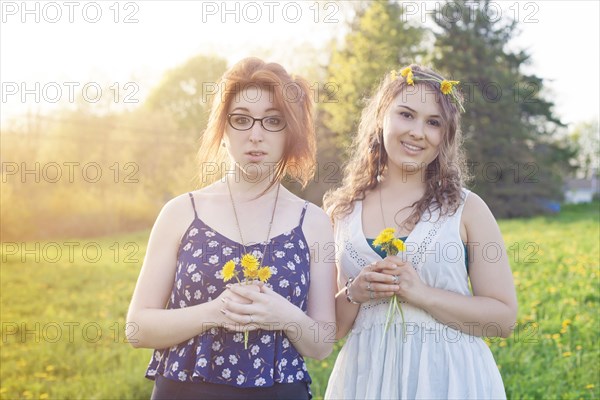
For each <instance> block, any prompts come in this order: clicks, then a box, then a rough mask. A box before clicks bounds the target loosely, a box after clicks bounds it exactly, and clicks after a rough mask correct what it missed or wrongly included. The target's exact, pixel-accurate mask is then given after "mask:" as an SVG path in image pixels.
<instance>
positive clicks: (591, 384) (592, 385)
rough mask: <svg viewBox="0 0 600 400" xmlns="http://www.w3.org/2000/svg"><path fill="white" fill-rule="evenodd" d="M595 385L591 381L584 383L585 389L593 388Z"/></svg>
mask: <svg viewBox="0 0 600 400" xmlns="http://www.w3.org/2000/svg"><path fill="white" fill-rule="evenodd" d="M595 387H596V385H594V384H593V383H590V384H589V385H585V388H586V389H593V388H595Z"/></svg>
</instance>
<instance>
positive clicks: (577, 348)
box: [575, 345, 583, 350]
mask: <svg viewBox="0 0 600 400" xmlns="http://www.w3.org/2000/svg"><path fill="white" fill-rule="evenodd" d="M582 348H583V347H581V345H577V347H575V349H576V350H581V349H582Z"/></svg>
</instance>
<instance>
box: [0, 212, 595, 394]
mask: <svg viewBox="0 0 600 400" xmlns="http://www.w3.org/2000/svg"><path fill="white" fill-rule="evenodd" d="M599 206H600V204H598V203H595V204H593V205H587V206H573V207H565V208H564V209H563V211H561V213H560V214H559V215H555V216H551V217H538V218H533V219H527V220H510V221H501V222H500V227H501V229H502V232H503V236H504V239H505V242H506V247H507V248H508V249H509V257H510V259H511V266H512V269H513V274H514V278H515V283H516V286H517V293H518V297H519V317H518V325H517V328H516V330H515V333H514V334H513V336H512V337H510V338H507V339H488V340H487V342H488V343H489V345H490V347H491V349H492V351H493V353H494V356H495V358H496V361H497V363H498V365H499V366H500V371H501V373H502V377H503V379H504V383H505V386H506V391H507V395H508V397H509V398H511V399H512V398H584V399H595V398H599V397H600V376H599V374H600V365H599V360H600V351H599V331H600V330H599V328H600V327H599V324H598V318H597V313H598V301H599V297H600V296H599V293H600V291H599V290H598V289H599V259H600V254H599V253H600V250H599V245H598V239H599V238H600V231H599V229H600V228H599V226H600V224H599V218H600V215H599ZM147 239H148V232H147V231H144V232H141V233H138V234H135V235H126V236H118V237H109V238H101V239H90V240H87V239H86V240H56V241H55V242H57V243H58V245H52V244H48V242H45V243H40V245H39V249H38V251H36V249H35V247H34V246H35V245H34V244H33V243H27V244H26V246H27V247H26V248H27V249H31V252H29V253H27V254H23V256H25V259H24V260H22V258H21V257H22V253H23V251H22V250H23V245H22V244H21V243H18V244H16V246H17V247H18V249H17V250H15V246H14V245H12V244H9V243H4V244H3V245H2V268H1V270H0V274H1V275H0V278H1V310H0V320H1V322H2V350H1V354H0V368H1V370H0V398H2V399H13V398H33V399H40V398H42V399H44V398H49V399H53V398H86V399H107V398H121V399H124V398H127V399H132V398H146V399H147V398H149V397H150V393H151V390H152V383H151V382H150V381H148V380H146V379H145V378H144V372H145V369H146V365H147V363H148V360H149V357H150V352H151V350H136V349H133V348H131V347H130V346H129V345H128V344H126V343H125V340H124V337H125V335H124V329H125V326H124V324H125V314H126V311H127V307H128V303H129V299H130V297H131V294H132V292H133V288H134V285H135V281H136V279H137V275H138V273H139V268H140V265H141V262H142V260H143V256H144V253H145V246H146V243H147ZM68 242H77V243H79V245H78V246H74V245H69V244H67V243H68ZM96 243H97V245H96ZM115 243H116V245H115ZM86 244H87V249H88V251H87V253H86V252H84V251H82V249H83V246H84V245H86ZM11 246H12V247H11ZM69 246H72V248H73V250H74V251H73V258H72V260H70V259H69V258H70V254H69V251H68V250H69ZM97 246H99V247H100V248H101V249H102V255H101V257H99V258H98V259H96V253H95V251H94V250H95V248H96V247H97ZM57 247H60V248H61V250H62V254H60V255H58V254H57V253H56V251H55V250H56V248H57ZM117 248H118V249H119V251H118V253H117ZM14 252H16V253H17V254H10V253H14ZM36 256H38V257H39V258H40V260H39V262H36V260H35V258H36ZM52 259H55V261H54V262H50V261H53V260H52ZM98 334H101V336H98ZM338 349H339V345H338V346H336V351H335V352H334V354H332V355H331V356H330V357H329V358H327V359H326V360H323V361H315V360H309V371H310V372H311V374H312V376H313V380H314V383H313V385H312V389H313V393H314V394H315V397H316V398H319V397H321V396H322V395H323V393H324V391H325V387H326V385H327V379H328V376H329V373H330V371H331V368H332V367H333V363H334V361H335V355H336V354H337V350H338Z"/></svg>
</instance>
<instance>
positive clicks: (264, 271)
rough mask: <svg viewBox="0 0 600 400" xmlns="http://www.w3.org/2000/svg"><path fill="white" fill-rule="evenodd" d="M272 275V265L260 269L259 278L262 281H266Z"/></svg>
mask: <svg viewBox="0 0 600 400" xmlns="http://www.w3.org/2000/svg"><path fill="white" fill-rule="evenodd" d="M270 277H271V268H270V267H262V268H261V269H259V270H258V279H260V280H261V282H266V281H267V280H268V279H269V278H270Z"/></svg>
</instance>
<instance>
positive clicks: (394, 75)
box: [390, 69, 398, 82]
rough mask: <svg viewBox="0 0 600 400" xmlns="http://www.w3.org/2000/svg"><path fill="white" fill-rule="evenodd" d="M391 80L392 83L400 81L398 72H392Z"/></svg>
mask: <svg viewBox="0 0 600 400" xmlns="http://www.w3.org/2000/svg"><path fill="white" fill-rule="evenodd" d="M390 79H391V81H392V82H393V81H395V80H396V79H398V73H397V72H396V70H395V69H394V70H392V72H390Z"/></svg>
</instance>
